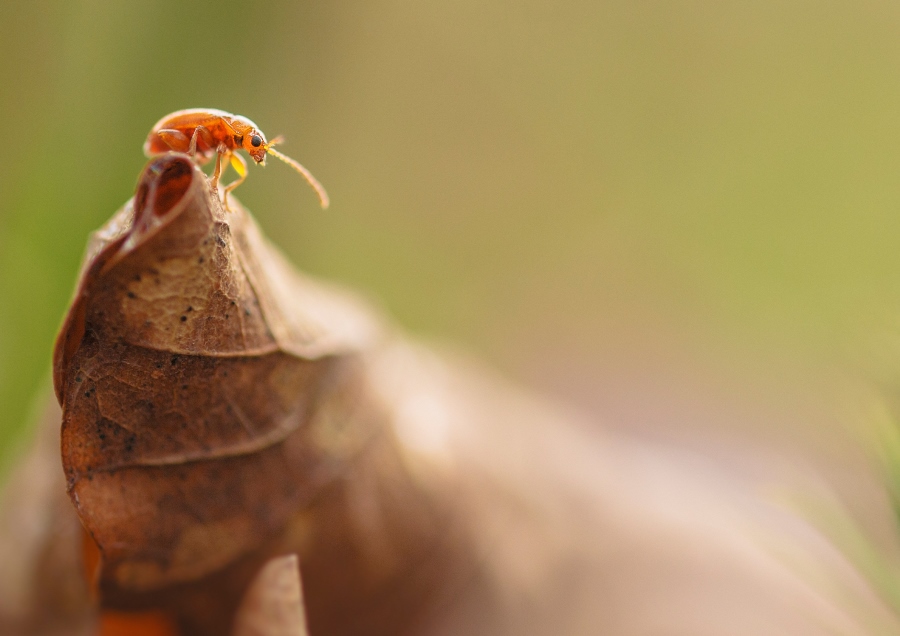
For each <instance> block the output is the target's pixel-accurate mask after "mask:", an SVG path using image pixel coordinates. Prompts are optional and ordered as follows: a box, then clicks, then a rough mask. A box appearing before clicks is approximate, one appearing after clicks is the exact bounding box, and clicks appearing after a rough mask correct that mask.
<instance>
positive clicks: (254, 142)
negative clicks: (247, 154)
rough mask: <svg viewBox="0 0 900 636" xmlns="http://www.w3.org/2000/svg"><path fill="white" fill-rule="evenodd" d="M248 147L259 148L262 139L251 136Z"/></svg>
mask: <svg viewBox="0 0 900 636" xmlns="http://www.w3.org/2000/svg"><path fill="white" fill-rule="evenodd" d="M250 145H251V146H253V147H254V148H259V147H260V146H261V145H262V137H260V136H259V135H253V136H252V137H251V138H250Z"/></svg>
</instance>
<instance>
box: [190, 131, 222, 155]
mask: <svg viewBox="0 0 900 636" xmlns="http://www.w3.org/2000/svg"><path fill="white" fill-rule="evenodd" d="M197 138H202V139H203V141H204V142H206V145H207V146H209V148H210V149H212V148H215V146H216V141H215V139H213V136H212V133H211V132H209V129H208V128H207V127H206V126H197V127H196V128H194V134H193V135H191V143H190V145H189V146H188V150H187V152H188V154H189V155H191V156H193V155H196V154H197Z"/></svg>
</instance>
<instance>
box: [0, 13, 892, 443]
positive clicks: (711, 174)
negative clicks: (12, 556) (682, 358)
mask: <svg viewBox="0 0 900 636" xmlns="http://www.w3.org/2000/svg"><path fill="white" fill-rule="evenodd" d="M0 6H2V9H0V11H2V23H3V24H4V25H5V28H4V37H3V38H0V86H2V90H0V122H2V124H3V131H4V134H3V142H4V149H3V152H0V447H2V446H3V445H4V444H6V443H7V441H8V440H9V439H11V436H12V435H14V433H15V432H16V431H17V430H19V427H20V425H21V423H22V421H23V418H24V417H25V414H26V412H27V410H28V408H29V407H30V405H31V403H32V399H33V397H32V396H33V394H34V392H35V391H36V390H37V389H38V388H39V387H40V386H42V384H44V385H45V384H46V380H45V378H46V375H47V371H48V368H49V356H50V352H51V348H52V342H53V337H54V334H55V330H56V329H57V327H58V325H59V322H60V320H61V317H62V315H63V313H64V311H65V307H66V304H67V302H68V299H69V296H70V294H71V290H72V286H73V284H74V280H75V273H76V268H77V266H78V263H79V259H80V256H81V253H82V250H83V247H84V244H85V238H86V236H87V234H88V232H89V231H90V230H91V229H93V228H95V227H97V226H98V225H100V224H101V223H102V222H103V221H104V220H105V219H106V218H107V217H108V216H109V215H110V214H111V213H112V212H113V211H114V210H115V209H117V208H118V207H119V206H120V205H121V204H122V202H124V201H125V200H126V199H127V198H128V197H129V196H130V193H131V190H132V188H133V185H134V182H135V180H136V178H137V175H138V172H139V171H140V169H141V167H142V165H143V163H144V158H143V156H142V154H141V145H142V143H143V140H144V137H145V135H146V133H147V131H148V130H149V128H150V126H151V125H152V124H153V123H154V122H155V121H156V120H157V119H158V118H159V117H160V116H162V115H164V114H165V113H168V112H170V111H172V110H176V109H179V108H187V107H196V106H210V107H216V108H222V109H225V110H229V111H232V112H237V113H241V114H244V115H246V116H248V117H250V118H252V119H253V120H255V121H256V122H257V123H259V124H260V125H261V126H262V128H263V130H264V131H266V133H267V134H268V135H269V136H274V135H276V134H279V133H280V134H284V135H285V136H286V138H287V140H288V141H287V143H286V144H285V145H284V147H283V150H284V152H286V153H288V154H290V155H292V156H294V157H296V158H297V159H299V160H300V161H301V162H303V163H304V164H305V165H307V166H308V167H309V168H310V169H311V170H312V171H313V173H314V174H315V175H316V176H317V177H318V178H319V179H320V180H321V181H322V182H323V183H324V184H325V185H326V186H327V187H328V189H329V192H330V194H331V195H332V200H333V207H332V209H331V210H330V211H328V212H327V213H322V212H320V211H318V210H317V208H316V205H315V199H314V197H313V195H312V194H311V193H310V192H309V191H308V189H307V188H306V186H305V185H304V184H303V183H302V182H301V181H300V180H299V179H297V178H296V175H294V174H293V173H291V172H290V171H289V170H288V169H287V168H286V167H285V166H282V165H274V163H273V162H270V166H269V167H268V168H267V169H266V170H259V169H257V168H256V167H255V166H251V167H250V173H251V174H250V175H249V178H248V181H247V183H246V184H245V185H243V186H242V187H241V188H240V189H239V190H238V193H237V194H238V196H239V197H240V198H241V199H242V201H243V202H244V203H245V204H246V205H247V206H248V207H249V208H250V209H251V210H253V211H254V212H255V213H256V214H257V216H258V217H259V219H260V221H261V223H262V224H263V226H264V228H265V229H266V231H267V232H268V233H269V234H270V236H273V237H275V239H276V242H278V243H279V245H281V247H282V248H283V249H284V250H285V251H286V252H287V253H288V254H289V256H290V257H291V258H292V259H293V260H294V261H295V262H297V263H298V264H299V265H300V266H301V267H302V268H304V269H305V270H307V271H310V272H313V273H316V274H319V275H322V276H326V277H329V278H334V279H338V280H341V281H345V282H347V283H348V284H351V285H353V286H355V287H358V288H360V289H362V290H364V291H367V292H368V293H370V294H371V295H372V296H373V297H375V298H378V299H380V301H381V302H382V304H383V305H384V306H385V307H387V308H388V310H389V311H390V312H391V313H392V314H393V315H394V316H396V317H397V319H398V320H399V322H400V323H401V324H403V325H404V326H405V327H406V328H408V329H410V330H412V331H413V332H417V333H422V334H428V335H432V336H438V337H441V338H445V339H448V340H455V341H461V342H464V343H466V344H467V346H469V347H471V348H473V349H476V350H480V351H481V352H482V353H483V354H484V355H486V356H487V357H488V358H490V359H492V360H493V361H494V362H495V363H496V364H498V365H500V366H501V367H504V368H505V369H507V370H508V371H511V372H513V373H514V374H521V375H523V376H528V375H529V371H528V369H529V368H530V367H532V366H534V365H538V364H544V365H548V366H550V367H552V368H554V369H565V368H576V367H577V368H582V369H583V368H585V365H586V366H587V368H590V366H591V362H590V361H592V360H596V359H599V358H601V357H602V356H604V355H605V354H606V353H608V352H609V350H611V349H613V348H614V346H613V345H612V344H610V343H611V342H613V341H620V340H621V339H622V338H623V337H626V338H632V339H633V340H634V341H635V342H641V341H644V340H646V338H649V337H651V335H652V334H654V333H658V331H659V329H660V328H661V326H663V327H664V328H665V329H671V330H672V332H677V333H680V334H695V336H693V337H695V338H696V340H694V341H692V342H696V343H699V345H698V346H706V347H708V348H709V349H710V350H718V351H721V352H722V353H720V354H717V355H721V356H722V358H723V359H725V358H729V360H730V364H733V365H738V366H739V365H740V364H741V360H740V359H737V361H735V360H734V359H733V356H735V355H738V356H739V355H740V354H739V353H736V352H739V351H740V350H742V349H741V348H742V347H743V348H744V349H746V350H753V349H754V348H756V347H757V346H760V347H771V348H773V349H777V348H784V349H790V350H794V349H796V350H797V351H800V352H806V354H805V355H819V353H820V352H823V351H825V352H827V351H829V350H832V349H834V350H836V349H839V348H841V347H844V346H846V345H848V344H850V345H852V344H853V343H854V342H856V341H857V340H859V339H860V338H861V337H862V335H861V334H865V333H867V332H868V331H869V330H872V329H880V328H883V327H885V326H889V325H890V324H892V321H893V317H894V316H895V315H900V313H898V312H897V310H898V300H900V250H898V249H897V244H898V237H900V215H898V209H900V186H898V183H900V179H898V175H900V125H898V113H900V73H898V69H900V38H898V37H897V33H900V5H897V4H896V3H889V2H868V3H864V4H861V3H827V2H826V3H822V2H815V3H814V2H783V1H778V2H776V1H774V0H763V1H760V2H754V3H745V2H734V1H728V2H706V3H703V2H684V1H680V2H641V3H636V2H631V1H625V0H616V1H615V2H604V1H597V0H573V1H571V2H568V3H558V2H553V1H551V0H529V1H527V2H513V1H511V0H495V1H494V2H491V3H483V2H475V1H474V0H460V1H458V2H432V3H411V2H396V1H391V0H375V1H372V2H364V3H363V2H328V3H298V2H292V1H287V0H283V1H271V2H259V3H248V2H217V3H190V4H188V3H183V2H175V1H174V0H166V1H157V2H137V3H119V2H111V1H108V0H93V1H83V2H27V3H13V2H4V3H3V4H2V5H0ZM185 7H189V8H185ZM734 343H738V344H734ZM732 347H733V348H732ZM810 352H812V353H810ZM548 360H550V361H549V362H548ZM748 364H749V363H748ZM539 375H540V374H537V375H536V376H534V377H538V376H539Z"/></svg>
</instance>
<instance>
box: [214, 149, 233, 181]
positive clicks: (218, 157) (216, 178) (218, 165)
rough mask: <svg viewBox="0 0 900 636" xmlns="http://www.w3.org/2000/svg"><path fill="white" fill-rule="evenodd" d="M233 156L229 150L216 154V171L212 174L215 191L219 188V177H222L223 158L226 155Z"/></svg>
mask: <svg viewBox="0 0 900 636" xmlns="http://www.w3.org/2000/svg"><path fill="white" fill-rule="evenodd" d="M227 154H231V153H230V152H229V151H228V150H220V151H219V152H216V169H215V170H213V174H212V187H213V189H214V190H216V189H218V187H219V177H221V176H222V157H223V156H224V155H227Z"/></svg>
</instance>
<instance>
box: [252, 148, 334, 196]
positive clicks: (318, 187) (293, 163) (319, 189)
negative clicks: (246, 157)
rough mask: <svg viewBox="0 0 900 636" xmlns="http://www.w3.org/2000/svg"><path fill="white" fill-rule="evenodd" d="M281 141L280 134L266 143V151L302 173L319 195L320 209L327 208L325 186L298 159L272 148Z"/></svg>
mask: <svg viewBox="0 0 900 636" xmlns="http://www.w3.org/2000/svg"><path fill="white" fill-rule="evenodd" d="M282 141H284V137H282V136H281V135H279V136H278V137H275V139H273V140H272V141H270V142H269V143H268V144H266V152H268V153H270V154H272V155H275V156H276V157H277V158H279V159H281V160H282V161H283V162H285V163H286V164H287V165H289V166H290V167H291V168H293V169H294V170H296V171H297V172H299V173H300V174H301V175H303V178H304V179H306V182H307V183H308V184H309V185H310V186H311V187H312V189H313V190H315V191H316V194H317V195H318V196H319V203H320V204H321V206H322V209H323V210H326V209H328V204H329V203H330V200H329V198H328V193H327V192H325V188H323V187H322V184H321V183H319V182H318V180H316V178H315V177H314V176H312V173H311V172H310V171H309V170H307V169H306V168H304V167H303V166H302V165H301V164H300V162H299V161H296V160H294V159H291V158H290V157H288V156H287V155H284V154H281V153H280V152H278V151H277V150H275V149H274V148H272V146H274V145H275V144H280V143H281V142H282Z"/></svg>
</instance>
